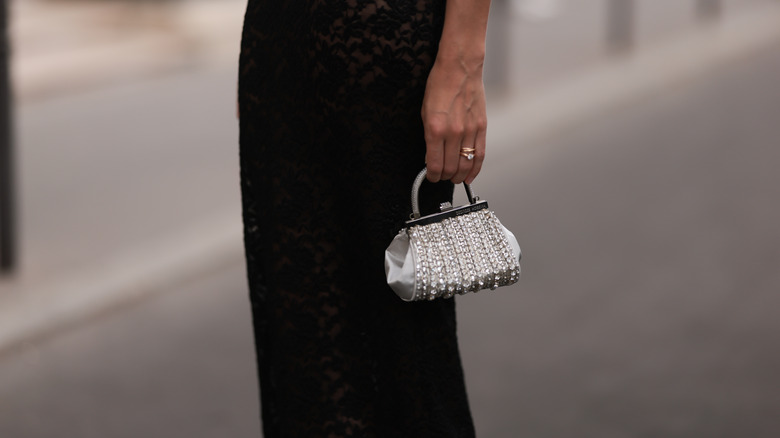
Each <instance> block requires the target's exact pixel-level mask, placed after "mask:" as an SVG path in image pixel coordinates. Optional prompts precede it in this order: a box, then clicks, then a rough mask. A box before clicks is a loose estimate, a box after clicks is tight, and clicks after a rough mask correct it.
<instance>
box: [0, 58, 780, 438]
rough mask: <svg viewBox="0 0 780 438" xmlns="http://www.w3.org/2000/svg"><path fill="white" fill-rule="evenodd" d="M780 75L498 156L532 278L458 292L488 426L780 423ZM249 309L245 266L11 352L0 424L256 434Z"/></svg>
mask: <svg viewBox="0 0 780 438" xmlns="http://www.w3.org/2000/svg"><path fill="white" fill-rule="evenodd" d="M778 75H780V50H778V49H775V50H771V51H766V52H762V53H755V54H752V55H750V56H746V57H745V58H744V59H743V62H741V63H740V64H739V65H734V66H731V67H729V68H724V69H722V70H721V71H719V72H717V73H713V74H712V75H711V76H707V77H702V78H701V79H700V80H698V81H696V82H695V83H688V84H685V86H684V87H683V86H678V87H675V88H670V89H668V90H667V92H666V93H661V94H659V95H656V96H654V97H652V98H649V99H647V100H646V101H644V102H642V103H641V104H639V105H634V106H631V107H626V108H624V110H623V111H621V112H619V113H616V114H612V115H610V116H605V117H602V118H601V119H599V120H594V121H592V123H589V124H587V125H584V126H582V127H580V128H577V129H572V130H570V131H569V132H567V133H561V134H560V135H559V136H557V137H555V138H550V139H547V140H545V141H544V143H540V144H533V145H524V146H523V147H522V148H517V149H516V150H512V149H510V148H507V147H506V145H504V146H503V147H501V148H499V149H497V150H496V151H495V153H494V155H493V159H492V161H490V163H489V164H488V165H487V166H486V170H485V173H484V175H483V176H482V177H481V178H480V181H479V182H478V184H477V187H476V188H477V189H478V192H479V193H480V194H481V195H482V197H484V198H486V199H489V200H490V202H491V205H493V206H494V207H495V208H496V209H497V212H498V214H499V216H500V217H502V218H504V220H505V222H507V225H508V227H509V228H510V229H512V230H513V231H515V233H516V234H517V235H518V236H519V239H520V241H521V244H522V246H523V248H524V255H525V258H524V272H525V274H524V275H525V277H524V279H523V280H522V282H521V283H520V284H519V285H518V286H516V287H513V288H510V289H507V290H503V291H499V292H494V293H485V294H481V295H479V296H467V297H462V298H461V299H459V309H460V336H461V343H462V347H463V359H464V363H465V367H466V370H467V379H468V385H469V390H470V394H471V399H472V403H473V410H474V414H475V418H476V421H477V427H478V430H479V436H480V437H481V438H510V437H524V436H528V437H534V438H570V437H573V436H576V437H596V438H609V437H660V436H662V437H668V438H676V437H680V438H683V437H684V438H711V437H734V438H742V437H751V438H775V437H777V436H780V417H778V416H777V412H780V397H778V393H780V392H779V390H780V387H778V382H779V381H780V371H778V370H780V350H778V348H777V346H778V345H779V344H780V331H779V330H778V328H779V327H778V322H777V317H776V314H777V310H776V309H777V308H778V306H780V295H778V294H777V291H778V289H779V288H780V271H778V269H777V266H778V264H779V263H780V250H778V248H780V232H779V231H778V229H777V224H778V223H780V207H779V206H778V203H777V199H778V197H779V195H780V177H778V174H777V171H776V167H777V166H776V164H777V163H778V162H780V148H778V147H777V146H778V141H780V123H778V115H780V88H778V87H777V86H776V78H777V77H778ZM200 85H202V84H195V83H193V84H192V86H193V87H194V88H199V87H200ZM139 92H140V91H139ZM133 110H134V109H133ZM246 304H247V303H246V291H245V284H244V280H243V267H242V266H240V265H238V266H232V267H229V268H225V269H224V270H222V271H219V272H215V273H211V274H209V275H205V274H204V276H203V278H199V279H195V280H193V281H192V282H191V283H189V284H182V285H180V286H179V287H178V288H176V289H175V290H171V291H167V292H166V293H164V294H161V295H159V296H157V297H156V298H154V299H149V300H145V301H142V302H139V303H137V304H136V305H133V306H129V307H126V308H124V309H121V310H120V311H116V312H114V313H112V314H109V315H105V317H103V318H101V319H99V320H96V321H93V322H92V323H91V324H89V325H86V326H83V327H81V328H78V329H74V330H72V331H70V332H67V333H64V334H62V335H61V336H58V337H56V338H54V339H50V340H48V341H41V342H39V343H36V344H34V345H29V346H28V347H27V348H26V349H24V350H22V351H17V352H16V353H14V354H7V355H5V356H4V357H0V436H2V437H13V438H43V437H51V436H67V437H84V438H90V437H101V438H105V437H111V438H114V437H120V438H121V437H131V436H132V437H137V436H145V437H150V438H154V437H172V436H173V437H178V436H182V437H183V436H187V437H191V438H194V437H224V436H231V437H251V436H257V434H258V424H257V419H256V410H257V404H256V403H257V402H256V389H255V387H254V385H255V378H254V370H253V368H252V363H251V361H252V358H253V356H252V351H251V339H250V337H249V330H250V325H249V313H248V308H247V305H246Z"/></svg>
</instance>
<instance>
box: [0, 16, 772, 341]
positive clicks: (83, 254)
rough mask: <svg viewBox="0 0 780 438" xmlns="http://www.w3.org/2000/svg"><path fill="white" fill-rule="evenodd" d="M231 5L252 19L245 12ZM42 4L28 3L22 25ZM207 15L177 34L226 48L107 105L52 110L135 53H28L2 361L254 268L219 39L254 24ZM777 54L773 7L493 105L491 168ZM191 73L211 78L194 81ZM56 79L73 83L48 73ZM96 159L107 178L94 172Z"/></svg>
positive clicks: (162, 51) (113, 95)
mask: <svg viewBox="0 0 780 438" xmlns="http://www.w3.org/2000/svg"><path fill="white" fill-rule="evenodd" d="M231 3H235V4H236V8H235V9H236V10H238V11H240V10H241V7H240V5H239V3H240V2H232V1H231ZM35 4H36V3H35V2H29V3H21V2H17V3H15V5H16V6H15V7H16V9H15V13H20V11H21V10H22V9H21V8H32V7H34V6H33V5H35ZM198 5H199V6H198V8H202V9H197V8H196V10H199V11H200V12H197V13H195V12H193V13H192V14H193V15H187V17H189V18H186V17H185V16H181V17H179V18H177V20H182V21H177V22H178V23H182V22H190V23H200V21H198V20H204V21H205V22H211V21H210V18H211V17H212V14H213V17H214V21H213V22H211V23H212V24H213V25H214V31H213V34H209V33H208V32H205V31H204V32H205V33H204V34H203V35H206V34H209V35H212V36H213V37H214V39H213V41H210V42H209V43H208V44H206V43H203V44H201V45H196V46H197V47H200V48H204V47H205V49H198V50H196V51H193V52H189V53H190V55H192V54H193V53H195V54H196V55H192V56H190V57H189V58H188V57H187V56H183V57H182V58H178V61H175V62H173V63H172V64H165V63H163V66H164V67H163V69H164V70H165V69H168V68H170V69H171V70H165V71H166V72H167V73H171V72H176V73H175V74H167V75H163V76H161V77H159V78H156V79H149V80H147V81H145V82H139V83H133V84H121V85H116V86H112V87H108V88H106V89H105V90H103V91H100V92H94V93H83V94H80V95H78V96H70V97H68V96H65V97H61V98H59V99H56V98H55V99H52V98H50V97H47V96H48V95H47V93H49V92H51V90H52V88H49V87H54V86H55V85H54V84H55V82H56V81H61V82H58V83H57V85H56V86H58V87H71V86H75V87H80V86H88V85H90V86H91V85H94V82H90V81H97V80H100V78H104V77H106V76H105V72H106V71H107V70H100V69H101V68H105V69H112V68H115V67H116V65H117V64H116V63H115V62H119V61H122V60H123V59H128V58H126V57H124V54H123V56H122V57H119V58H118V61H117V58H116V57H115V56H114V57H112V58H103V57H102V55H101V56H97V55H95V54H96V53H98V54H107V53H113V54H114V55H115V53H114V52H112V50H110V49H109V48H110V47H114V46H111V45H109V44H108V43H106V44H105V45H101V44H98V43H95V46H91V45H87V46H84V47H85V48H83V49H79V50H80V51H77V52H78V53H86V54H89V55H88V56H87V55H84V57H83V58H79V59H84V60H87V59H89V60H90V61H89V62H91V63H93V64H88V63H87V62H86V61H85V62H84V63H73V64H72V65H69V66H68V65H59V64H58V63H56V62H54V61H51V60H45V59H56V56H55V55H47V56H54V58H47V56H44V55H43V54H41V55H40V57H39V58H37V60H36V57H35V56H33V55H32V54H34V53H36V51H35V50H37V49H35V45H34V44H33V43H32V42H26V43H25V44H30V46H29V47H27V49H26V50H28V52H29V53H31V55H30V56H31V58H30V60H29V61H24V62H22V60H21V58H20V60H19V64H18V69H19V70H16V71H17V78H18V81H21V82H19V85H20V87H21V88H20V100H21V102H22V106H21V107H20V111H19V119H20V123H19V125H20V126H19V138H20V145H19V146H20V147H19V151H20V157H19V160H20V165H21V172H22V175H21V177H22V193H21V200H22V243H23V244H24V245H23V250H24V253H23V254H22V255H23V261H24V264H23V266H22V270H21V272H20V273H19V275H17V276H16V277H14V278H7V279H2V280H0V351H4V350H7V349H9V348H12V347H14V346H18V345H20V344H22V343H25V342H29V341H30V340H32V339H35V338H38V337H41V336H48V335H51V334H54V333H56V332H58V331H59V330H61V329H63V328H65V327H69V326H73V325H77V324H81V323H83V322H84V321H87V320H89V319H90V318H92V317H94V316H96V315H99V314H101V313H103V312H106V311H110V310H111V309H115V308H117V307H118V306H122V305H124V304H126V303H129V302H133V301H135V300H138V299H142V298H143V297H145V296H147V295H149V294H153V293H157V292H160V291H163V290H166V289H167V288H170V287H171V285H174V284H177V283H178V282H180V281H182V280H184V279H187V278H191V277H194V276H198V275H202V274H203V273H204V272H207V271H209V270H211V269H216V268H218V267H220V266H225V265H227V264H230V263H234V262H236V261H240V259H241V256H242V252H241V236H240V216H239V214H240V213H239V211H240V207H239V199H238V191H237V188H238V180H237V178H238V174H237V148H236V141H237V140H236V124H235V120H234V116H233V110H234V100H233V99H234V88H233V87H234V86H235V84H234V78H235V72H234V71H233V67H232V65H233V64H222V63H220V62H218V61H219V59H220V57H222V56H231V57H234V56H235V41H236V40H235V38H236V35H234V34H233V32H232V30H230V31H228V32H227V33H220V32H225V31H224V29H223V28H222V27H220V26H218V25H216V24H215V23H216V22H217V21H218V18H217V17H223V19H224V20H228V19H234V20H235V19H238V20H239V21H240V13H239V16H238V18H236V16H233V15H231V14H232V13H233V12H235V11H232V10H230V13H228V12H225V10H227V8H225V9H222V11H223V12H222V14H223V15H220V14H217V13H216V12H215V11H213V10H209V9H208V8H210V7H216V6H214V5H213V4H211V3H205V2H204V3H203V4H198ZM223 5H224V4H223ZM116 7H117V6H111V7H110V8H108V7H107V8H108V9H105V10H102V11H101V15H99V17H100V18H95V17H92V16H89V14H85V15H83V16H80V17H81V18H79V19H83V20H87V18H85V17H92V18H89V20H97V22H100V23H104V22H105V23H109V22H110V21H109V20H107V18H106V17H110V16H111V14H119V13H121V11H120V10H117V9H111V8H116ZM28 12H29V10H28ZM55 12H56V11H55ZM60 12H62V11H60ZM51 14H52V15H46V14H43V13H42V14H40V15H37V14H30V15H28V17H30V16H35V17H36V20H39V21H36V22H35V23H34V22H33V21H24V20H20V21H19V22H18V23H17V26H18V27H17V28H15V29H18V33H17V34H15V35H17V37H20V36H21V35H25V32H27V33H28V34H30V33H34V32H33V30H32V29H34V27H35V26H44V27H47V26H50V24H48V23H49V22H48V21H46V20H54V18H53V17H55V16H56V17H60V15H57V14H55V13H54V12H51ZM194 17H196V18H194ZM228 17H232V18H228ZM29 20H32V19H31V18H30V19H29ZM74 20H75V18H74ZM187 20H192V21H187ZM87 23H88V21H87V22H85V25H84V28H85V29H88V31H87V30H85V35H84V36H82V37H81V38H84V39H86V40H90V41H94V40H95V38H98V35H101V33H100V32H103V31H101V30H99V29H96V28H94V27H92V26H88V25H87ZM92 23H94V22H92ZM149 25H150V26H151V24H149ZM157 25H158V24H155V25H154V26H157ZM109 27H111V26H109ZM217 28H220V29H222V30H219V31H218V30H217ZM169 29H170V28H168V27H165V30H159V31H150V32H149V33H148V34H147V33H145V35H148V36H147V37H145V38H148V39H147V40H142V41H145V42H143V43H141V42H138V40H133V41H134V42H132V44H138V46H135V47H141V44H146V45H147V46H143V47H149V48H150V50H149V51H148V52H147V51H143V50H142V51H140V55H138V58H135V59H134V61H133V63H135V65H137V66H139V68H140V66H141V64H142V63H143V62H148V63H149V64H148V66H155V67H154V68H157V67H156V66H158V65H159V64H158V63H157V61H158V60H160V59H168V58H167V56H169V55H170V53H171V51H170V48H171V47H179V46H177V44H184V45H186V44H189V43H185V41H190V42H191V41H192V40H190V39H188V37H183V36H182V35H188V34H187V33H186V32H179V31H176V32H172V33H171V32H170V30H169ZM203 29H206V27H204V28H203ZM231 29H232V28H231ZM200 30H202V29H200ZM92 32H94V33H92ZM111 32H114V31H111ZM107 35H108V34H103V37H102V38H101V41H106V42H107V41H117V40H119V41H124V39H123V38H125V35H124V34H122V33H121V32H117V33H110V35H111V36H107ZM220 35H221V36H220ZM112 38H116V40H112ZM25 41H32V40H25ZM166 41H167V42H168V43H170V45H166V44H167V43H164V42H166ZM778 41H780V5H779V4H777V3H771V4H770V3H767V4H766V5H765V6H762V7H760V8H758V7H757V8H755V9H753V10H751V11H748V12H745V13H744V14H741V15H735V16H731V17H728V18H727V19H726V20H725V21H724V22H722V23H719V24H713V25H711V26H703V27H697V28H694V29H692V30H691V31H689V32H688V33H686V34H684V35H681V36H680V37H679V38H677V39H675V40H673V41H666V42H662V43H659V44H656V45H649V46H647V47H646V48H645V49H643V50H642V51H639V52H637V53H635V54H633V55H630V56H625V57H623V58H620V59H611V60H608V61H606V62H602V63H599V64H597V65H594V66H593V67H592V68H589V69H587V70H586V71H583V72H582V73H581V74H579V75H578V76H577V77H575V78H573V79H568V80H566V81H562V82H558V83H555V84H552V85H550V86H548V87H545V88H543V89H539V90H536V91H535V92H533V93H530V92H529V93H528V94H527V95H525V96H524V97H523V99H522V100H520V101H512V100H505V101H502V102H499V101H495V102H494V103H492V106H491V108H490V109H489V111H490V118H491V128H490V134H489V140H490V144H491V151H492V152H491V155H492V157H493V158H492V159H493V160H497V161H500V160H501V157H502V156H506V155H505V154H511V153H515V152H516V151H517V149H516V147H517V145H522V148H523V149H522V150H523V153H524V154H525V156H526V158H527V159H528V160H533V159H534V157H535V156H537V155H538V154H539V153H542V152H543V151H541V150H540V149H538V148H535V146H536V145H540V144H541V140H542V139H544V138H545V137H547V136H551V135H556V134H557V133H560V132H562V131H564V130H566V129H567V128H568V127H571V126H573V125H576V124H580V123H584V122H585V121H587V120H592V119H593V118H594V117H599V116H603V115H605V114H609V113H610V112H611V111H615V110H616V109H619V108H621V106H623V105H627V104H628V103H629V102H635V101H637V100H638V99H641V98H642V97H644V96H648V95H652V94H654V93H658V92H663V90H664V89H665V88H666V87H668V86H669V85H670V84H675V83H680V82H681V81H682V82H684V81H689V80H692V79H695V78H697V77H704V76H706V75H707V74H708V72H712V71H715V70H717V68H718V67H719V66H721V65H726V64H729V63H733V62H735V61H736V60H739V59H740V57H741V56H745V54H747V53H750V52H752V51H754V50H758V49H760V48H762V47H766V46H768V45H771V44H776V43H777V42H778ZM63 44H64V45H67V44H71V42H68V41H63ZM72 44H76V43H75V42H73V43H72ZM79 44H81V43H79ZM127 44H130V42H128V43H127ZM76 45H78V44H76ZM79 47H81V46H79ZM152 49H159V50H157V51H155V50H152ZM40 50H41V51H42V52H41V53H43V51H46V50H49V49H48V48H45V47H44V48H40ZM173 52H174V53H179V52H177V51H175V50H174V51H173ZM181 53H184V52H181ZM228 54H229V55H228ZM62 56H63V57H64V56H65V52H63V54H62ZM188 56H189V55H188ZM155 57H156V58H155ZM75 58H78V56H75ZM63 59H64V58H63ZM69 59H70V58H69ZM177 63H178V64H177ZM188 63H189V64H188ZM62 64H64V62H63V63H62ZM85 65H89V66H90V68H88V69H86V68H85ZM187 65H190V66H193V65H194V66H197V67H198V68H192V69H187V68H183V67H186V66H187ZM225 65H230V67H226V66H225ZM41 66H48V67H45V68H44V67H41ZM55 68H56V70H54V71H62V72H63V73H62V74H61V75H59V74H58V75H52V74H44V72H46V71H49V72H51V71H52V70H51V69H55ZM25 69H29V70H25ZM36 69H37V70H36ZM47 69H49V70H47ZM20 71H28V72H29V76H25V75H24V74H21V73H20ZM34 72H38V73H35V74H34ZM85 72H93V73H94V76H90V75H89V74H86V73H85ZM157 72H161V70H155V69H152V70H151V72H150V73H149V75H150V78H153V77H154V76H155V73H157ZM52 76H54V77H55V78H56V81H55V82H52V79H51V77H52ZM112 77H113V76H112ZM25 81H26V82H25ZM36 81H38V82H36ZM25 90H26V91H25ZM42 97H47V98H46V99H43V98H42ZM163 121H164V122H165V123H163ZM90 160H91V161H90ZM87 161H89V162H90V163H93V164H95V165H93V166H89V167H85V166H84V162H87ZM194 218H196V219H194Z"/></svg>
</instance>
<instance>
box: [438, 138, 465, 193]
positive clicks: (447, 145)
mask: <svg viewBox="0 0 780 438" xmlns="http://www.w3.org/2000/svg"><path fill="white" fill-rule="evenodd" d="M462 144H463V130H462V129H460V128H459V127H457V126H450V129H449V135H448V136H447V138H446V140H444V168H443V169H442V172H441V179H442V180H450V179H452V177H453V176H455V174H456V173H457V172H458V167H459V166H460V145H462Z"/></svg>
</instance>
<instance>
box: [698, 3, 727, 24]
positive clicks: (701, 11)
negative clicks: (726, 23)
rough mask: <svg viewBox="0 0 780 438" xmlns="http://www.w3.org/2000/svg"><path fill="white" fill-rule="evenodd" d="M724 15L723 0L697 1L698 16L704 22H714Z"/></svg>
mask: <svg viewBox="0 0 780 438" xmlns="http://www.w3.org/2000/svg"><path fill="white" fill-rule="evenodd" d="M722 14H723V1H722V0H696V15H697V16H698V17H699V18H701V19H704V20H714V19H717V18H719V17H720V16H721V15H722Z"/></svg>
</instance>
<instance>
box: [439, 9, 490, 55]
mask: <svg viewBox="0 0 780 438" xmlns="http://www.w3.org/2000/svg"><path fill="white" fill-rule="evenodd" d="M489 10H490V0H447V6H446V12H445V15H444V29H443V31H442V35H441V41H440V42H439V54H438V56H437V59H441V60H447V61H452V60H459V61H463V62H468V63H470V64H471V63H477V64H479V65H480V66H481V65H482V63H483V62H484V59H485V36H486V34H487V23H488V13H489Z"/></svg>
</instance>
